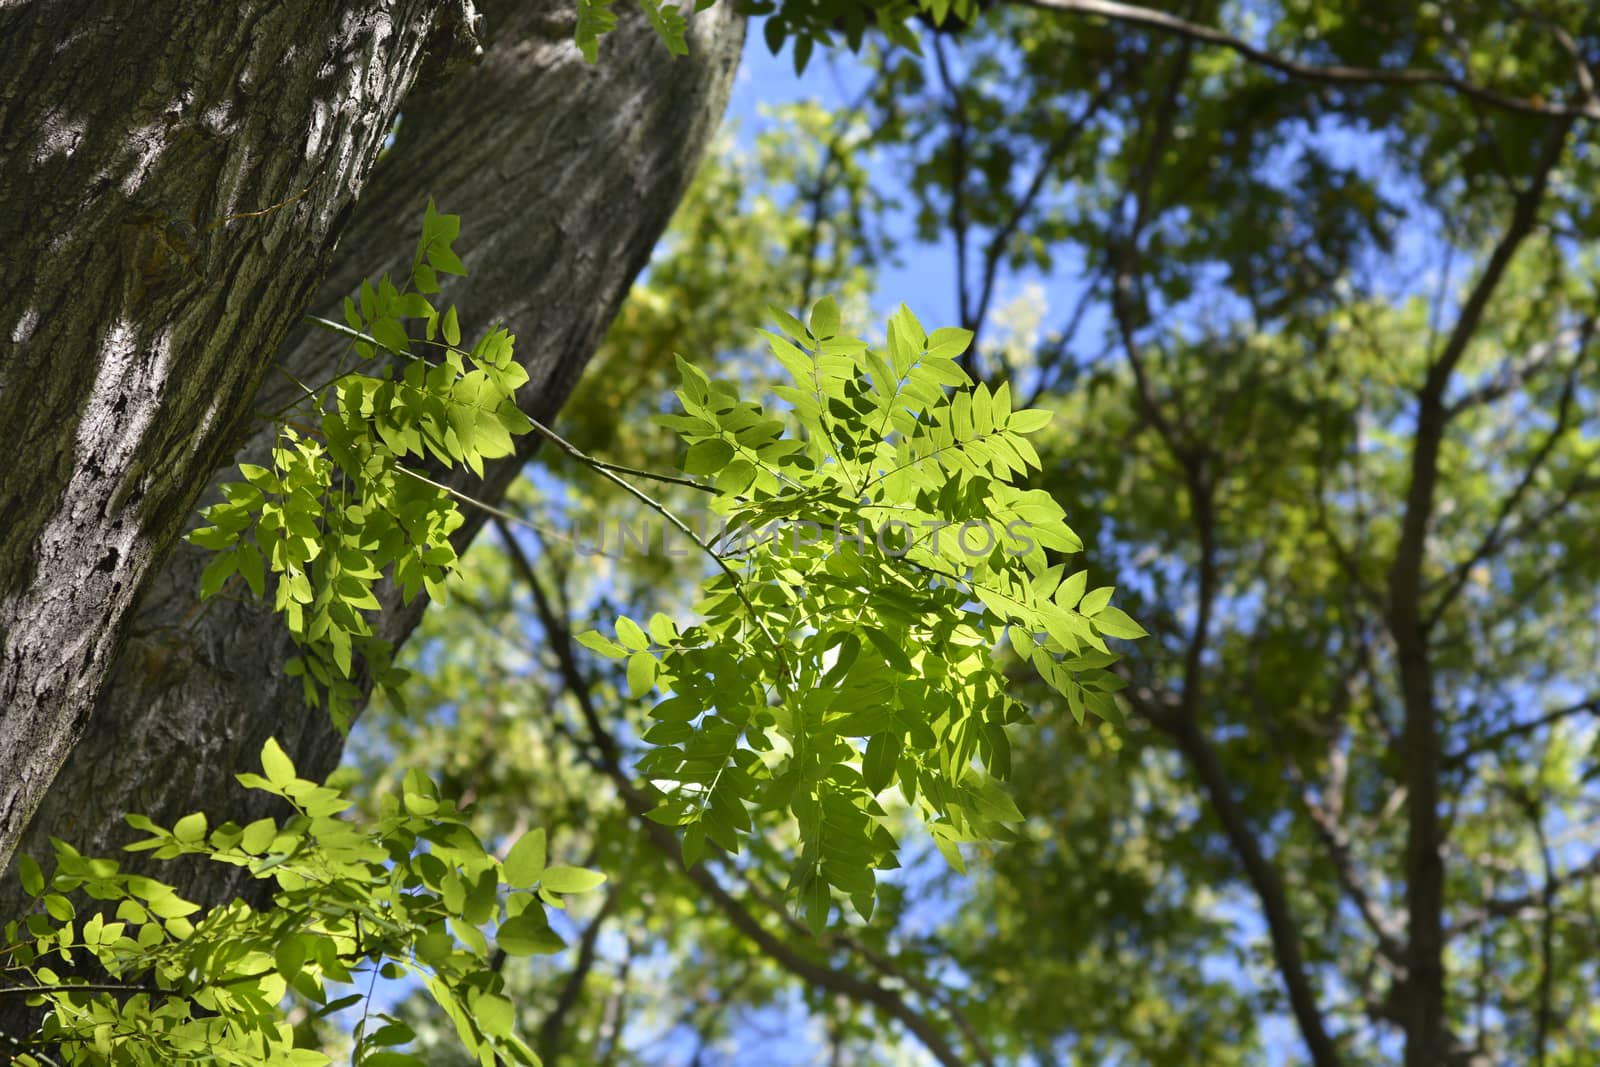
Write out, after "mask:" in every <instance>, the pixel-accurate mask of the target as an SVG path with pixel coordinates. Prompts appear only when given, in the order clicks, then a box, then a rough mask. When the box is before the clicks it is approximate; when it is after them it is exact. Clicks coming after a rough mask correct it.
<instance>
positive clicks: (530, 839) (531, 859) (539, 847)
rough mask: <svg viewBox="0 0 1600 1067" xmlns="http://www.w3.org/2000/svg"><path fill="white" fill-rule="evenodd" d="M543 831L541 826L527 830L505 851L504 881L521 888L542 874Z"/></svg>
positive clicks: (533, 882)
mask: <svg viewBox="0 0 1600 1067" xmlns="http://www.w3.org/2000/svg"><path fill="white" fill-rule="evenodd" d="M544 855H545V832H544V828H543V827H539V828H538V829H535V830H529V831H528V832H527V833H525V834H523V835H522V836H521V837H520V838H518V839H517V843H516V844H514V845H512V846H511V851H510V852H508V853H506V859H505V863H504V867H505V872H506V883H507V884H508V885H511V886H515V887H516V888H519V889H522V888H526V887H528V886H532V885H533V884H535V883H536V882H538V881H539V878H540V877H541V876H542V875H543V874H544Z"/></svg>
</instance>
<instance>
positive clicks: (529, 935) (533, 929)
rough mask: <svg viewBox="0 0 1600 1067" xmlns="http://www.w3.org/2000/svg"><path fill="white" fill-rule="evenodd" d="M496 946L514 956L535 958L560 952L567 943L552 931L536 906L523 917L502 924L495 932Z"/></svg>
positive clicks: (513, 918)
mask: <svg viewBox="0 0 1600 1067" xmlns="http://www.w3.org/2000/svg"><path fill="white" fill-rule="evenodd" d="M494 940H495V944H497V945H499V946H500V947H501V948H503V949H505V951H506V953H507V954H508V955H512V956H534V955H543V954H546V953H551V952H560V951H561V950H562V949H563V948H565V947H566V945H567V943H566V942H565V941H563V940H561V935H560V934H557V933H556V932H555V931H554V930H552V929H550V926H549V924H548V923H546V922H545V921H544V915H543V913H540V912H539V911H538V905H534V907H533V908H530V909H529V910H528V911H525V912H523V913H522V914H521V915H517V916H513V917H512V918H510V919H507V920H506V921H505V922H503V923H501V924H500V928H499V929H498V930H496V931H495V935H494Z"/></svg>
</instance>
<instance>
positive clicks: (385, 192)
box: [0, 0, 743, 917]
mask: <svg viewBox="0 0 1600 1067" xmlns="http://www.w3.org/2000/svg"><path fill="white" fill-rule="evenodd" d="M729 7H731V5H718V6H717V7H715V8H713V9H711V10H708V11H706V12H703V13H701V14H699V15H697V16H696V17H695V18H694V19H693V20H692V31H691V41H690V47H691V54H690V56H689V57H688V58H687V59H677V60H673V59H671V58H670V57H669V56H668V54H667V53H666V51H665V48H664V47H663V46H662V45H661V43H660V42H659V40H657V39H656V38H655V35H654V33H653V31H651V30H650V28H649V27H648V25H647V24H645V23H644V21H643V20H642V18H640V17H638V16H637V15H635V14H632V13H630V12H629V11H628V10H626V9H619V14H620V15H621V24H620V26H619V28H618V30H617V31H616V32H615V33H614V34H612V35H610V36H608V37H606V38H604V39H603V40H602V43H601V50H600V60H599V63H598V64H597V65H596V66H593V67H591V66H589V65H587V64H585V63H584V62H583V61H582V58H581V57H580V56H579V55H578V53H577V51H576V49H575V48H574V47H573V46H572V44H571V43H570V42H571V36H572V29H573V27H572V22H571V18H570V14H568V13H567V12H566V11H565V9H564V8H561V7H559V6H558V5H557V4H554V3H551V2H549V0H539V2H536V3H531V4H527V3H522V4H518V3H510V2H507V3H501V4H489V5H486V9H485V12H484V13H485V21H484V32H485V45H486V49H487V51H486V55H485V58H484V60H483V61H482V62H481V63H479V64H478V65H477V66H475V67H473V68H471V69H469V70H467V71H465V72H463V73H460V74H457V75H454V76H452V77H451V78H449V79H447V80H445V81H443V82H442V83H441V84H439V85H438V86H437V87H435V88H432V89H430V90H427V91H419V92H417V93H414V94H413V95H412V96H411V97H409V98H407V100H406V101H405V104H404V108H403V116H402V120H401V124H400V129H399V134H398V137H397V140H396V143H395V146H394V147H393V149H392V150H391V152H390V153H389V154H388V155H386V156H385V157H384V159H383V160H382V162H381V163H380V164H379V165H378V167H377V169H376V170H375V171H374V173H373V174H372V176H371V180H370V182H369V184H368V186H367V188H366V189H365V190H364V191H363V193H362V198H361V201H360V204H359V207H358V208H357V209H356V211H355V212H354V218H353V220H352V222H351V224H350V226H349V227H348V229H347V231H346V233H345V235H344V236H343V238H342V239H341V245H340V248H339V251H338V252H337V254H336V255H335V256H334V257H333V262H332V264H331V269H330V271H329V273H328V280H327V283H326V284H325V285H324V286H323V287H322V290H321V291H320V292H319V293H318V295H317V297H316V300H315V303H314V306H315V307H319V308H323V309H326V311H325V313H327V314H329V315H330V316H332V317H335V318H337V317H338V312H337V311H336V310H335V309H336V308H337V306H338V304H339V302H340V300H341V299H342V297H343V296H344V295H345V294H347V293H348V292H350V291H351V290H352V289H353V288H354V287H355V286H356V285H357V284H358V283H359V280H360V279H361V278H362V277H364V276H375V275H376V274H378V273H380V272H381V271H382V270H385V269H395V268H400V269H402V270H403V267H402V264H404V265H409V257H410V253H411V249H412V247H413V246H414V242H415V237H416V232H417V227H418V226H419V225H420V221H421V217H422V211H423V206H424V204H425V203H426V201H427V198H428V197H429V196H430V195H432V196H433V197H434V198H435V199H436V200H437V202H438V205H439V209H440V210H441V211H449V212H457V213H459V214H461V215H462V231H461V237H460V238H459V239H458V241H457V242H456V248H457V250H458V251H459V252H460V253H461V255H462V258H463V259H464V260H465V261H466V263H467V267H468V270H469V271H471V276H470V277H469V278H467V279H465V280H464V281H462V282H461V284H459V285H456V286H455V287H454V288H453V289H450V288H447V291H446V293H445V294H444V297H445V298H446V299H450V300H453V301H454V302H456V303H457V304H458V305H459V306H460V310H461V321H462V323H463V330H464V332H466V333H473V332H474V331H475V330H477V329H480V328H482V327H485V326H487V325H489V324H491V323H493V322H496V321H503V322H504V323H505V324H506V325H507V326H509V327H510V329H511V330H512V332H513V333H515V334H516V335H517V351H518V356H519V359H520V360H521V361H522V363H523V365H524V366H525V367H526V368H527V370H528V373H529V377H530V381H529V383H528V385H526V386H525V387H524V390H523V393H522V397H523V401H524V405H525V407H526V408H527V409H528V410H529V411H530V413H531V414H533V415H535V417H538V418H541V419H548V418H549V417H550V416H552V415H553V414H554V413H555V411H556V410H557V409H558V408H559V407H560V405H561V403H562V402H563V400H564V399H565V398H566V396H567V394H568V392H569V391H570V389H571V387H572V385H573V384H574V382H575V381H576V379H577V377H578V374H579V373H580V371H581V369H582V367H583V365H584V363H585V361H586V360H587V359H588V358H589V356H590V354H591V353H592V352H593V351H594V349H595V348H596V346H597V345H598V343H599V342H600V340H601V338H602V336H603V335H604V332H605V330H606V328H607V325H608V324H609V322H610V321H611V319H612V317H613V315H614V314H615V311H616V309H617V307H618V305H619V304H620V302H621V300H622V299H623V297H624V296H625V294H626V292H627V289H628V286H629V285H630V284H631V282H632V280H633V278H634V276H635V275H636V274H637V272H638V271H639V270H640V269H641V268H642V267H643V265H644V263H645V261H646V259H647V257H648V255H649V252H650V249H651V247H652V246H653V245H654V243H655V241H656V239H657V237H658V236H659V235H660V233H661V231H662V230H663V229H664V227H665V226H666V223H667V221H668V219H669V217H670V215H671V212H672V210H673V208H674V207H675V206H676V204H677V202H678V200H679V199H680V197H681V195H682V193H683V190H684V189H685V187H686V185H687V183H688V180H689V178H690V177H691V176H692V173H693V169H694V164H695V162H696V161H697V160H698V158H699V155H700V152H701V150H702V148H703V147H704V145H705V143H706V142H707V140H708V138H709V136H710V133H711V132H712V130H713V129H714V128H715V125H716V122H717V120H718V118H719V117H720V115H721V113H722V111H723V109H724V107H725V105H726V101H727V96H728V91H729V88H730V86H731V83H732V74H733V70H734V67H735V66H736V63H737V58H738V53H739V50H740V47H741V44H742V40H743V22H742V20H741V19H739V18H738V17H737V16H735V15H733V14H732V13H731V11H730V10H729ZM338 350H339V343H338V342H337V341H336V340H335V339H333V338H330V337H329V336H328V335H327V334H325V333H321V332H319V331H311V330H305V331H302V332H301V333H300V334H299V335H298V336H296V337H294V338H293V339H292V341H291V343H289V344H288V345H286V346H285V347H284V348H283V350H282V351H281V353H280V355H279V359H280V361H281V362H283V363H284V364H285V365H286V366H287V367H289V368H290V369H291V370H292V371H293V372H294V373H295V374H296V375H297V376H299V377H300V378H302V379H303V380H307V381H311V380H322V379H324V378H325V377H326V376H327V374H328V373H329V368H330V367H331V366H332V359H333V357H334V356H335V355H336V354H337V353H338ZM279 377H281V376H278V375H274V376H273V378H274V379H277V378H279ZM292 397H293V391H292V390H290V391H287V392H286V391H285V387H283V386H281V385H279V384H278V383H277V382H275V381H272V380H269V381H268V382H267V383H266V385H265V387H264V388H263V389H262V390H261V393H260V395H259V396H258V397H257V398H256V402H255V408H256V409H257V410H270V409H271V408H272V407H273V406H275V405H277V404H279V403H282V402H285V401H286V400H288V399H292ZM269 442H270V430H268V429H266V428H264V427H263V428H262V429H261V430H260V431H259V432H257V433H256V436H255V437H254V439H253V440H252V441H251V443H250V444H249V445H248V446H247V448H246V449H245V450H244V452H243V453H242V454H241V455H240V456H239V457H238V458H241V459H245V460H247V461H248V460H249V459H250V458H251V456H259V455H260V454H262V453H263V452H264V450H265V449H266V448H267V447H268V444H269ZM524 444H525V452H524V455H523V456H520V457H517V458H515V459H507V460H504V461H501V462H499V463H497V464H494V465H492V466H491V467H490V469H489V471H488V475H487V478H486V481H485V482H481V483H480V482H477V481H476V479H472V478H471V476H470V475H467V476H466V478H467V480H464V481H463V482H462V483H461V484H462V487H463V488H465V489H467V490H468V491H470V492H471V494H472V495H473V496H475V497H479V498H482V499H487V500H495V499H498V498H500V497H501V496H502V495H503V494H504V493H505V491H506V489H507V488H508V487H509V485H510V484H511V482H512V481H513V480H514V479H515V478H516V476H517V474H518V472H519V470H520V469H521V466H522V461H523V460H524V459H525V458H526V452H527V450H530V449H531V446H532V439H531V438H527V439H524ZM227 477H228V474H227V471H223V472H222V473H221V475H220V480H226V479H227ZM180 518H181V516H180ZM468 520H469V521H468V525H467V526H466V527H465V528H464V529H463V530H462V531H461V532H460V534H459V535H458V542H459V543H460V545H459V546H464V544H465V542H466V541H467V540H469V539H470V538H471V536H472V535H473V534H474V533H475V532H476V530H477V529H478V528H479V526H480V525H481V522H482V516H481V515H479V514H473V513H471V512H470V511H469V513H468ZM203 564H204V558H203V554H202V553H200V552H199V551H197V550H195V549H193V548H191V547H189V546H187V545H183V546H180V547H179V548H178V549H177V550H176V551H174V552H173V553H172V556H171V558H170V560H169V561H168V562H167V564H166V566H165V568H164V569H163V570H162V572H161V573H160V575H159V577H157V578H156V580H155V581H154V582H153V583H152V585H151V588H150V589H149V591H148V592H147V593H146V594H145V596H144V598H143V600H142V602H141V604H140V606H139V608H138V611H137V613H136V617H135V619H134V621H133V623H132V625H131V627H130V636H129V639H128V641H127V644H126V649H125V651H124V652H123V653H122V655H121V656H120V657H119V658H118V660H117V662H116V664H115V669H114V673H113V676H112V681H111V683H110V684H109V685H108V686H106V687H105V689H104V692H103V694H102V695H101V698H100V700H99V703H98V708H97V710H96V712H95V715H94V716H93V717H92V718H91V720H90V722H89V726H88V730H87V732H86V733H85V735H84V736H83V738H82V740H81V741H80V742H79V743H78V745H77V747H76V749H75V750H74V751H73V753H72V756H71V758H70V759H69V760H68V761H67V764H66V766H65V767H64V768H63V769H62V771H61V773H60V776H59V778H58V779H57V781H56V784H55V786H54V787H53V788H52V789H51V790H50V792H49V794H48V795H47V796H46V798H45V800H44V803H43V804H42V806H41V807H40V808H39V810H38V813H37V815H36V816H35V818H34V820H33V822H32V824H31V825H30V827H29V828H28V831H27V834H26V838H25V843H24V846H23V847H24V849H25V850H26V851H28V852H29V853H31V854H34V855H38V856H42V855H45V854H47V853H48V851H49V846H48V840H49V838H50V837H51V836H55V837H61V838H63V839H67V840H71V841H73V842H74V843H75V844H76V845H77V846H78V847H80V849H81V850H83V851H85V852H89V853H91V854H99V855H108V854H115V852H116V850H117V848H118V846H120V844H121V843H123V841H125V840H126V833H127V831H126V829H125V827H124V826H123V825H122V821H121V817H122V815H123V814H124V813H125V812H128V811H138V812H143V813H146V814H149V815H150V816H151V817H153V818H155V819H156V820H157V821H163V822H170V821H172V820H173V819H176V818H177V817H178V816H180V815H182V814H184V813H186V812H188V811H192V810H197V809H202V808H204V809H207V810H208V811H209V812H210V813H211V815H212V816H213V819H214V820H221V819H223V818H233V819H236V820H238V821H241V822H243V821H245V820H247V819H251V818H255V817H257V815H259V814H260V813H261V812H262V810H263V807H262V801H261V800H260V799H259V795H252V794H248V793H246V792H245V791H243V790H241V789H239V788H238V787H237V786H236V785H234V783H233V777H232V776H233V774H234V773H235V772H236V771H238V770H242V769H254V767H255V765H256V758H257V753H258V752H259V750H260V747H261V745H262V743H263V742H264V741H265V740H266V738H268V737H269V736H276V737H277V738H278V739H279V741H280V743H282V744H283V745H284V747H285V749H286V751H288V753H289V754H290V755H291V756H292V757H293V758H294V759H295V761H296V764H297V766H299V767H300V768H301V771H302V773H303V774H305V775H306V776H308V777H318V776H321V775H323V774H325V773H326V772H327V771H329V770H330V769H331V768H332V767H333V766H334V765H335V763H336V762H337V760H338V757H339V753H340V749H341V747H342V739H341V738H340V737H339V736H338V734H337V733H336V732H335V731H334V730H333V728H332V726H331V724H330V723H329V721H328V717H327V713H326V712H325V711H317V710H309V709H307V708H306V707H305V705H304V704H303V702H302V699H301V696H300V685H299V681H298V679H294V678H288V677H285V676H284V675H283V673H282V666H283V663H284V661H285V660H286V659H287V658H288V657H289V656H291V655H292V654H293V648H292V645H291V643H290V642H289V640H288V637H287V634H286V631H285V629H284V626H283V623H282V621H281V619H279V618H277V617H274V616H273V615H272V614H271V613H270V612H269V611H267V610H265V608H264V607H263V606H262V605H259V604H254V603H247V602H243V601H237V600H223V599H217V600H214V601H212V602H210V603H209V605H208V606H207V607H206V608H205V609H204V611H200V610H199V607H198V603H197V589H198V575H199V571H200V569H201V567H202V566H203ZM383 599H384V604H385V607H384V611H383V614H382V619H381V624H380V626H379V631H380V633H381V634H382V635H383V636H385V637H387V638H388V639H390V640H392V641H395V642H396V643H397V644H398V643H399V642H400V641H403V640H404V638H405V636H406V635H407V634H408V633H409V632H410V631H411V629H412V627H413V626H414V625H415V624H416V621H417V619H418V617H419V615H420V612H421V610H422V606H423V605H422V601H421V600H420V599H419V600H418V601H415V602H413V603H412V604H411V605H410V606H407V607H401V606H400V605H399V604H398V600H397V598H396V597H394V596H393V595H392V593H391V594H389V595H386V596H384V597H383ZM211 866H212V867H213V868H215V869H210V868H208V869H204V870H201V869H193V870H189V871H186V872H185V877H184V879H183V883H182V888H183V890H184V891H185V893H186V894H188V895H189V896H191V898H193V899H197V900H201V901H211V902H214V901H219V900H224V899H227V898H228V897H229V896H231V895H232V894H234V893H235V892H238V891H240V890H241V888H242V887H241V886H240V885H239V884H237V883H236V882H234V881H232V880H231V879H232V878H233V877H234V875H235V873H236V872H233V871H231V870H230V869H227V868H224V867H222V866H221V865H211ZM168 873H170V872H168ZM13 881H14V880H13ZM8 893H14V891H13V890H12V889H11V888H10V885H9V884H7V885H5V886H3V887H0V917H3V916H6V915H8V914H11V913H12V909H13V907H14V906H15V903H16V901H15V899H14V897H12V898H9V899H8V896H7V894H8Z"/></svg>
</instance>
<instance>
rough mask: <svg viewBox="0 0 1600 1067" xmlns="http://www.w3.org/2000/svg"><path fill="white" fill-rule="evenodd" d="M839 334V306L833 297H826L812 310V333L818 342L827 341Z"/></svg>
mask: <svg viewBox="0 0 1600 1067" xmlns="http://www.w3.org/2000/svg"><path fill="white" fill-rule="evenodd" d="M838 332H839V305H838V304H836V303H835V302H834V299H833V297H831V296H825V297H823V298H822V299H821V300H818V301H817V302H816V304H814V305H813V306H812V308H811V333H812V334H813V335H815V336H816V337H817V339H818V340H824V341H825V340H827V339H828V338H830V337H833V336H835V335H836V334H838Z"/></svg>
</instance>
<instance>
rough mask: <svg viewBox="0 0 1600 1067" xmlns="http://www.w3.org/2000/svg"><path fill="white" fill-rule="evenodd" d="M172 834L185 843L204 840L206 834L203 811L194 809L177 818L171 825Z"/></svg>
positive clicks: (190, 843)
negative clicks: (194, 810)
mask: <svg viewBox="0 0 1600 1067" xmlns="http://www.w3.org/2000/svg"><path fill="white" fill-rule="evenodd" d="M172 836H173V837H176V838H177V839H178V840H179V841H182V842H183V843H184V844H186V845H192V844H194V843H195V842H197V841H201V840H204V838H205V836H206V816H205V813H204V812H200V811H196V812H192V813H190V814H188V815H185V816H184V817H183V818H181V819H179V820H178V821H177V822H176V823H174V824H173V827H172Z"/></svg>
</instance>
